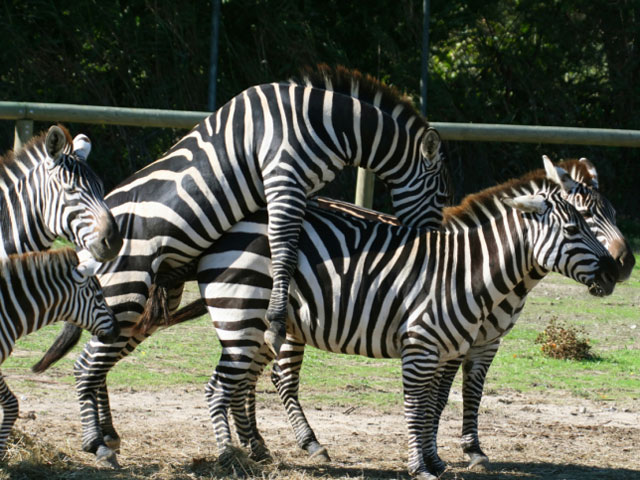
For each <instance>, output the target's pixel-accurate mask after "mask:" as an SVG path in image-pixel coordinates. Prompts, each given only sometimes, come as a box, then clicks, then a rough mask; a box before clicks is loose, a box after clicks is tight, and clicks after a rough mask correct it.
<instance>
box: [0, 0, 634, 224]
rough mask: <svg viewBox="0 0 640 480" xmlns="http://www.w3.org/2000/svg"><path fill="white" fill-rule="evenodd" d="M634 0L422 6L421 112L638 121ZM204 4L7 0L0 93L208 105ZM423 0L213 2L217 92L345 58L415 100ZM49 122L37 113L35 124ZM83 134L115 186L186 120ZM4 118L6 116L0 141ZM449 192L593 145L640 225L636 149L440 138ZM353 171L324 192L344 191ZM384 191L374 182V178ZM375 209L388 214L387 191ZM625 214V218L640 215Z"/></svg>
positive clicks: (591, 122) (568, 122) (440, 117)
mask: <svg viewBox="0 0 640 480" xmlns="http://www.w3.org/2000/svg"><path fill="white" fill-rule="evenodd" d="M637 18H638V8H637V6H636V5H634V4H633V3H629V2H609V1H606V0H594V1H592V2H584V1H578V0H568V1H562V2H560V1H553V2H537V1H534V0H519V1H516V2H513V1H506V0H499V1H496V2H482V1H479V0H472V1H466V0H465V1H462V0H452V1H450V0H447V1H443V0H436V1H432V2H431V22H430V42H429V45H430V48H429V51H430V67H429V68H430V71H429V82H428V109H427V110H428V116H429V118H430V119H431V120H433V121H455V122H488V123H515V124H527V125H528V124H531V125H564V126H586V127H603V128H624V129H638V128H640V117H638V115H637V114H636V112H637V111H638V110H639V108H638V107H639V102H640V61H638V56H637V55H636V54H635V52H636V50H637V45H638V42H639V39H638V35H639V33H640V28H639V25H638V20H637ZM210 35H211V4H210V2H208V1H205V2H186V3H185V2H170V1H168V0H159V1H156V2H147V1H145V0H131V1H128V2H123V1H122V0H119V1H115V2H99V1H97V0H83V1H78V2H75V3H74V4H73V6H71V4H69V5H67V4H66V3H65V2H51V1H45V0H30V1H27V2H24V1H18V0H9V1H7V2H4V4H3V7H2V10H1V14H0V40H2V45H4V46H5V48H4V49H3V50H2V56H1V57H0V92H2V93H1V94H0V96H1V99H2V100H15V101H18V100H20V101H36V102H61V103H77V104H86V105H113V106H123V107H146V108H166V109H180V110H205V109H206V104H207V97H208V81H209V67H210V65H209V59H210V46H211V44H210V41H211V38H210ZM421 45H422V2H420V1H418V0H398V1H395V2H390V1H388V0H387V1H383V0H371V1H368V2H366V3H362V2H357V1H355V0H344V1H337V0H325V1H322V2H320V1H312V0H305V1H294V0H233V1H231V0H230V1H223V2H222V6H221V21H220V44H219V63H218V72H219V74H218V79H217V91H218V98H217V103H218V105H222V104H223V103H224V102H226V101H227V100H229V99H230V98H231V97H232V96H234V95H236V94H237V93H239V92H240V91H242V90H243V89H245V88H247V87H249V86H251V85H254V84H259V83H263V82H273V81H281V80H286V79H287V78H289V77H291V76H292V75H295V74H296V73H297V72H298V71H299V69H300V68H301V67H304V66H307V65H314V64H316V63H318V62H325V63H328V64H330V65H333V64H343V65H346V66H347V67H350V68H357V69H359V70H361V71H363V72H366V73H370V74H373V75H375V76H378V77H380V78H381V79H383V80H385V81H386V82H388V83H391V84H394V85H396V86H398V87H399V88H400V89H401V90H404V91H406V92H407V93H409V94H410V95H412V96H413V97H414V99H416V100H417V99H418V92H419V86H420V68H421ZM47 126H48V125H47V124H44V123H42V124H41V123H37V124H36V129H37V130H40V129H45V128H46V127H47ZM69 126H70V128H71V129H72V131H73V132H74V133H77V132H80V131H83V132H84V133H87V134H88V135H89V136H90V138H91V139H92V141H93V144H94V152H93V153H92V156H91V161H92V162H93V163H94V165H95V167H96V169H97V171H98V172H99V173H100V174H101V176H102V177H103V178H104V179H105V185H106V187H107V188H108V189H111V188H113V187H114V186H115V185H116V184H118V183H119V182H120V181H121V180H123V179H124V178H125V177H127V176H128V175H130V174H131V173H132V172H133V171H135V170H137V169H138V168H140V167H142V166H143V165H146V164H147V163H149V162H150V161H152V160H153V159H155V158H157V157H158V156H159V155H161V153H162V152H163V151H165V150H166V149H167V148H168V147H169V146H170V145H171V144H172V143H173V142H174V141H175V140H177V139H178V138H179V137H180V136H182V135H183V134H184V132H183V131H171V130H167V129H140V128H128V127H118V126H100V125H80V124H77V125H69ZM12 136H13V124H12V122H0V138H4V139H5V140H4V143H3V146H1V147H0V150H3V151H4V150H7V149H8V148H10V146H11V140H12ZM447 147H448V157H449V158H450V161H451V166H452V169H453V170H454V181H455V185H456V188H457V197H458V198H460V197H461V196H463V195H464V194H466V193H469V192H473V191H477V190H478V189H480V188H483V187H486V186H489V185H492V184H494V183H496V182H499V181H503V180H505V179H507V178H510V177H513V176H516V175H519V174H520V173H522V172H524V171H526V170H530V169H531V168H534V167H536V168H537V167H539V166H540V156H541V154H543V153H546V154H548V155H550V157H551V158H552V159H554V160H558V159H561V158H570V157H580V156H587V157H589V158H590V159H591V160H593V161H594V162H595V164H596V166H597V167H598V169H599V171H600V174H601V184H602V185H603V191H604V192H605V194H607V195H608V196H609V197H610V199H611V200H612V201H613V203H614V205H615V206H616V208H617V209H618V211H619V213H621V214H623V215H624V216H626V218H628V219H629V222H630V224H632V225H633V224H635V223H637V222H638V209H637V205H638V203H637V197H636V195H635V194H634V192H635V191H636V182H637V181H638V173H637V172H638V170H637V165H636V162H637V159H636V158H635V156H634V154H635V152H634V150H633V149H622V148H605V147H602V148H596V147H584V146H563V145H532V144H510V143H480V144H478V143H470V142H450V143H449V144H448V145H447ZM354 179H355V177H354V174H353V172H351V171H349V172H345V173H344V174H343V175H341V176H340V177H339V178H338V179H336V181H334V183H333V184H331V185H329V186H328V188H327V189H325V191H324V192H323V193H324V194H327V195H331V196H335V197H338V198H347V199H352V198H353V184H354V182H355V180H354ZM376 188H379V189H382V188H383V187H382V186H380V185H378V187H376ZM375 198H376V203H375V205H374V206H375V207H376V208H378V209H384V210H388V209H389V202H388V200H387V199H386V196H385V195H376V196H375ZM634 222H635V223H634Z"/></svg>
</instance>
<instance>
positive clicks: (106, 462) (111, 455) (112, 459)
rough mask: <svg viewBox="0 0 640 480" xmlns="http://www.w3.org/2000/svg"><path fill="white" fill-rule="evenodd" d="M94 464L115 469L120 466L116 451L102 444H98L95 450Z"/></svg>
mask: <svg viewBox="0 0 640 480" xmlns="http://www.w3.org/2000/svg"><path fill="white" fill-rule="evenodd" d="M96 464H97V465H98V466H100V467H103V468H110V469H112V470H117V469H119V468H120V464H118V459H117V457H116V453H115V452H114V451H113V450H111V449H110V448H108V447H105V446H104V445H100V446H99V447H98V450H97V451H96Z"/></svg>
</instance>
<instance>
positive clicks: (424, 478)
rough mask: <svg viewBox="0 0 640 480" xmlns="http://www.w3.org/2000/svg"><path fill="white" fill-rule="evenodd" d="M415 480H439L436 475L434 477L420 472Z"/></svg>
mask: <svg viewBox="0 0 640 480" xmlns="http://www.w3.org/2000/svg"><path fill="white" fill-rule="evenodd" d="M413 478H415V479H416V480H438V477H437V476H436V475H432V474H430V473H429V472H420V473H417V474H416V475H415V476H414V477H413Z"/></svg>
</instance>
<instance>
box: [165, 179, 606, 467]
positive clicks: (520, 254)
mask: <svg viewBox="0 0 640 480" xmlns="http://www.w3.org/2000/svg"><path fill="white" fill-rule="evenodd" d="M561 185H562V186H561ZM564 186H566V179H563V180H560V179H559V178H558V175H557V174H556V171H555V170H553V172H552V173H551V174H550V175H549V178H546V177H541V176H537V175H528V176H525V177H523V178H522V179H518V180H514V181H511V182H507V183H505V184H503V185H499V186H497V187H493V188H491V189H488V190H486V191H484V192H481V193H479V194H475V195H471V196H469V197H467V199H466V200H465V201H464V202H463V203H462V204H461V205H460V206H458V207H454V208H451V209H448V210H446V211H445V214H446V217H445V222H444V224H443V227H442V230H441V231H440V230H438V231H426V230H419V229H413V228H410V227H405V226H395V225H389V224H387V223H381V222H371V221H367V220H364V219H358V218H354V217H353V216H349V215H346V214H343V213H341V212H330V211H327V210H324V209H317V208H313V207H310V208H308V210H307V214H306V217H305V221H304V223H303V230H302V234H301V241H300V250H299V261H298V268H297V270H296V271H294V273H293V277H292V284H291V286H292V288H291V291H290V295H291V299H290V303H291V307H290V308H289V320H290V321H289V325H288V327H289V330H288V343H287V344H286V346H285V348H283V351H282V353H281V361H280V364H279V365H280V368H282V369H292V370H295V369H296V368H299V363H300V361H301V357H300V351H301V350H300V349H301V348H303V347H304V345H305V344H309V345H313V346H315V347H317V348H320V349H323V350H327V351H332V352H339V353H347V354H358V355H364V356H368V357H376V358H401V360H402V382H403V391H404V406H405V417H406V421H407V426H408V432H409V464H408V467H409V473H410V474H411V475H414V476H417V477H419V478H423V479H426V478H432V479H433V478H435V476H434V475H437V474H439V473H440V472H439V469H438V468H437V466H434V465H432V464H431V459H433V458H434V456H435V455H436V447H435V428H434V424H433V422H432V421H427V420H426V419H427V414H428V412H429V411H432V409H433V408H434V407H435V401H436V398H434V397H435V396H436V395H434V392H437V387H438V380H439V376H440V373H441V368H442V366H443V365H444V364H445V363H446V362H448V361H450V360H453V359H455V358H458V357H460V356H463V355H465V354H466V352H468V351H469V349H470V348H471V346H472V345H473V344H474V342H475V339H476V338H477V337H478V335H479V332H480V330H481V328H482V326H483V322H484V320H485V319H486V318H487V316H488V315H489V314H490V312H492V310H493V309H494V308H495V306H496V305H500V304H501V303H502V302H503V301H504V299H505V298H506V297H507V296H508V295H509V294H510V292H511V291H512V290H513V289H514V288H515V287H516V286H517V285H521V288H523V289H530V288H532V287H533V285H534V284H535V283H536V282H537V281H538V280H540V279H542V278H543V277H544V276H545V275H546V274H547V273H548V272H550V271H555V272H559V273H561V274H563V275H566V276H568V277H570V278H573V279H574V280H576V281H578V282H580V283H583V284H585V285H587V286H588V289H589V292H590V293H591V294H593V295H598V296H602V295H608V294H610V293H611V292H612V291H613V288H614V285H615V279H616V278H617V267H616V263H615V261H614V260H613V258H612V257H611V255H610V254H609V253H608V252H607V250H606V249H605V248H604V246H603V245H602V244H600V243H599V242H598V241H597V239H596V237H595V236H594V234H593V233H592V232H591V231H590V229H589V227H588V226H587V224H586V222H585V221H584V219H583V218H582V217H581V216H580V214H579V213H578V212H577V210H576V209H575V207H573V206H572V205H571V204H570V203H568V202H567V201H566V200H565V199H564V198H563V197H564V196H565V191H564V188H563V187H564ZM268 248H269V245H268V240H267V236H266V212H264V211H263V212H262V213H259V214H256V215H255V216H252V217H251V218H249V219H247V220H245V221H243V222H241V223H239V224H237V225H236V226H234V227H233V228H232V229H231V230H230V232H228V233H227V234H226V235H225V236H224V237H223V238H221V239H220V240H219V241H218V242H217V243H216V244H215V245H214V246H213V247H212V249H211V250H210V252H208V254H207V255H206V256H204V257H203V258H202V260H201V261H200V265H199V266H198V283H199V284H200V291H201V295H202V297H203V298H204V299H205V301H206V303H207V306H208V310H209V314H210V315H211V318H212V321H213V324H214V326H215V328H216V332H217V334H218V338H219V339H220V342H221V344H222V353H221V357H220V361H219V363H218V366H217V367H216V370H215V372H214V374H213V376H212V377H211V380H210V381H209V383H208V384H207V387H206V396H207V399H208V403H209V412H210V415H211V419H212V423H213V428H214V432H215V436H216V441H217V444H218V447H219V449H220V452H221V461H222V462H224V463H226V462H230V461H232V460H231V459H230V455H228V452H229V450H228V448H227V447H228V446H229V445H230V444H231V431H230V428H229V423H228V418H227V411H228V410H229V409H231V412H232V413H233V415H234V419H235V424H236V430H237V433H238V436H239V438H240V440H241V442H242V443H243V444H244V445H245V446H247V447H248V448H249V449H250V450H251V452H252V454H253V455H254V456H255V457H257V458H262V457H264V456H266V455H268V451H267V449H266V447H265V446H264V444H263V441H262V439H261V437H260V435H259V433H258V432H257V426H256V422H255V404H254V401H253V393H252V392H254V386H255V382H256V380H257V377H258V375H259V374H260V373H261V371H262V370H263V368H264V366H265V365H266V364H267V363H268V361H270V360H271V359H272V358H273V354H272V352H271V351H270V349H268V348H267V347H266V346H265V344H264V342H263V337H262V332H263V331H264V329H265V328H266V323H265V321H264V320H263V312H264V310H265V309H266V308H267V305H268V299H269V298H270V288H271V272H272V267H271V263H270V256H269V250H268ZM526 279H533V280H534V281H533V282H532V283H531V284H525V283H524V282H525V280H526ZM187 318H190V315H188V316H187ZM180 321H181V318H180V313H178V314H177V316H176V317H174V319H173V322H175V323H179V322H180ZM290 345H292V346H294V347H296V348H295V349H293V350H291V351H290V350H289V349H288V347H289V346H290ZM289 353H291V356H289ZM282 388H286V385H284V384H282V383H281V384H280V385H279V389H280V390H281V389H282ZM296 388H297V387H296ZM290 406H291V405H290V404H288V405H287V408H289V407H290ZM300 413H301V412H300ZM298 433H299V432H298V431H296V434H298ZM298 440H299V441H300V440H302V439H300V438H299V439H298Z"/></svg>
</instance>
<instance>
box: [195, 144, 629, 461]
mask: <svg viewBox="0 0 640 480" xmlns="http://www.w3.org/2000/svg"><path fill="white" fill-rule="evenodd" d="M543 161H544V163H545V171H543V170H538V171H536V172H534V173H532V175H535V176H538V177H542V176H543V175H547V174H548V175H554V176H557V179H556V181H557V182H558V183H561V182H562V184H563V191H564V195H565V197H566V199H567V200H568V201H569V202H570V203H571V204H572V205H574V206H575V207H576V209H577V210H578V212H579V213H580V214H581V215H582V216H583V218H584V219H585V220H586V222H587V224H588V225H589V227H590V228H591V230H592V232H594V234H595V235H596V237H597V238H598V240H599V241H600V242H601V243H602V244H603V245H604V246H605V247H606V248H607V249H608V250H609V253H610V254H611V255H612V256H613V258H614V259H615V260H616V264H617V270H618V272H617V279H618V281H623V280H626V279H627V278H629V276H630V274H631V271H632V269H633V266H634V265H635V259H634V257H633V254H632V252H631V248H630V246H629V243H628V242H627V241H626V239H625V238H624V236H623V235H622V233H621V232H620V230H619V229H618V227H617V226H616V222H615V210H614V209H613V207H612V205H611V203H610V202H609V201H608V200H607V199H606V198H605V197H604V196H602V194H601V193H600V192H599V191H598V176H597V170H596V168H595V167H594V166H593V164H591V162H589V161H588V160H587V159H585V158H582V159H580V160H570V161H566V162H563V163H561V164H560V165H559V168H558V169H557V170H556V171H554V169H553V165H552V164H551V161H550V160H549V159H548V157H546V156H544V157H543ZM567 175H568V177H566V176H567ZM561 177H565V178H564V180H561ZM341 208H342V209H344V210H346V211H348V207H341ZM383 221H386V222H393V221H394V220H393V219H389V218H385V219H383ZM396 224H397V223H396ZM536 282H537V280H536V279H534V278H527V279H525V280H524V281H523V285H528V286H533V285H534V284H535V283H536ZM529 290H530V288H523V286H522V285H517V286H516V287H514V288H513V289H512V291H511V292H510V294H509V295H507V297H506V298H505V300H504V301H503V302H501V303H500V304H499V305H496V306H495V308H494V309H493V310H492V312H491V313H490V314H489V315H487V316H486V318H485V319H484V320H483V324H482V326H481V328H480V330H479V333H478V336H477V337H476V339H475V341H474V344H473V346H472V347H471V348H470V349H469V351H468V352H467V354H466V355H465V356H464V358H456V359H454V360H452V361H450V362H448V363H447V364H446V365H445V366H444V367H443V369H442V372H441V375H442V378H441V380H440V386H439V393H438V402H437V407H436V411H435V412H434V415H433V416H434V425H435V428H436V431H435V433H437V426H438V424H439V420H440V414H441V412H442V410H443V409H444V407H445V405H446V402H447V400H448V397H449V390H450V387H451V383H452V382H453V379H454V377H455V375H456V372H457V370H458V368H459V366H460V364H461V363H463V365H464V368H463V387H462V388H463V402H464V415H463V419H464V420H463V428H462V432H463V433H462V448H463V451H464V452H465V453H466V454H467V455H468V456H469V458H470V467H473V466H475V465H477V464H479V463H487V462H488V457H487V456H486V455H485V454H484V453H483V452H482V450H481V449H480V442H479V438H478V422H477V418H478V409H479V406H480V400H481V398H482V389H483V385H484V380H485V377H486V374H487V371H488V369H489V367H490V365H491V362H492V360H493V358H494V356H495V354H496V353H497V350H498V347H499V345H500V342H501V339H502V337H504V336H505V335H506V334H507V333H508V332H509V331H510V330H511V328H513V326H514V324H515V322H516V321H517V319H518V317H519V315H520V313H521V312H522V309H523V308H524V303H525V301H526V296H527V294H528V291H529ZM190 309H191V310H192V311H191V312H190V315H199V314H202V313H203V312H202V309H198V308H197V307H196V306H192V307H190ZM303 354H304V344H299V343H297V342H295V341H293V342H288V343H286V344H285V347H284V352H283V354H282V356H281V357H279V358H278V364H277V365H276V367H274V369H273V371H272V380H273V383H274V385H275V386H276V388H277V390H278V392H279V393H280V396H281V398H282V401H283V404H284V405H285V406H286V409H287V413H288V415H289V420H290V422H291V425H292V426H293V427H294V430H295V432H296V438H297V439H298V443H299V445H300V446H301V448H303V449H305V450H307V451H308V452H309V453H310V454H311V455H314V456H322V457H323V458H325V459H326V460H329V457H328V453H327V451H326V449H325V448H324V447H323V446H322V445H320V444H319V443H318V441H317V439H316V436H315V434H314V433H313V430H312V429H311V427H310V426H309V424H308V422H307V421H306V418H305V416H304V414H303V412H302V407H301V406H300V403H299V401H298V381H299V369H300V367H301V364H302V356H303ZM280 363H282V365H280ZM430 462H431V464H432V465H434V466H435V467H437V469H438V470H444V468H445V464H444V462H442V460H440V459H439V458H438V457H437V455H436V456H434V458H432V459H431V460H430Z"/></svg>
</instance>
